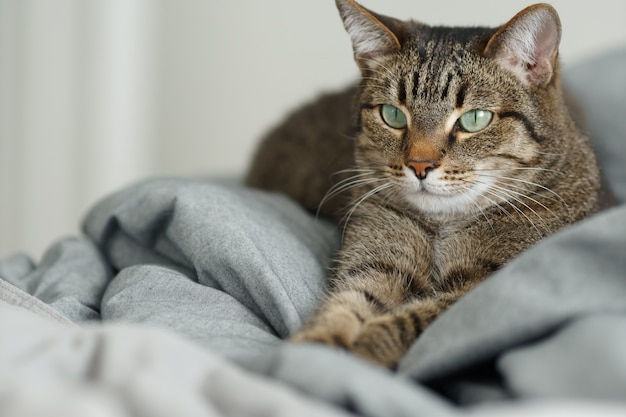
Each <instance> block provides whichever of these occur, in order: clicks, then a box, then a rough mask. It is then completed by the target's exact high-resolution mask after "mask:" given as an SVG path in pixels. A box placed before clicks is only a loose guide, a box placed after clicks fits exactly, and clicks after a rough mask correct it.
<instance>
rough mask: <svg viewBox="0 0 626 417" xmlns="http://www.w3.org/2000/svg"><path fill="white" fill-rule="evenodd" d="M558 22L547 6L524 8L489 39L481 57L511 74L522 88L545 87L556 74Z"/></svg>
mask: <svg viewBox="0 0 626 417" xmlns="http://www.w3.org/2000/svg"><path fill="white" fill-rule="evenodd" d="M560 41H561V21H560V19H559V15H558V13H557V12H556V10H554V8H553V7H552V6H550V5H548V4H536V5H534V6H530V7H527V8H526V9H524V10H522V11H521V12H519V13H518V14H517V15H515V17H513V18H512V19H511V20H510V21H509V22H508V23H507V24H505V25H504V26H502V27H501V28H500V29H499V30H498V31H497V32H496V33H495V34H494V35H493V36H492V37H491V39H490V40H489V43H487V46H486V47H485V51H484V54H485V55H486V56H489V57H493V58H494V59H496V61H498V63H499V64H500V65H501V66H502V67H504V68H506V69H508V70H510V71H512V72H513V73H514V74H515V75H517V77H518V78H519V79H520V80H521V81H522V82H523V83H525V84H526V85H531V86H534V87H543V86H546V85H547V84H548V83H549V82H550V81H551V80H552V77H553V75H554V72H555V71H556V67H557V58H558V53H559V43H560Z"/></svg>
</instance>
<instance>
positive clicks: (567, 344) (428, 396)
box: [0, 49, 626, 417]
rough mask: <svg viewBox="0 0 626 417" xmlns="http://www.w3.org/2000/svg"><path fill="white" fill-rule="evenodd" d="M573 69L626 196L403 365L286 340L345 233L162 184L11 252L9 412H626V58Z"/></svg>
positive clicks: (455, 311)
mask: <svg viewBox="0 0 626 417" xmlns="http://www.w3.org/2000/svg"><path fill="white" fill-rule="evenodd" d="M564 73H565V74H564V75H565V80H566V82H567V84H568V85H569V86H570V88H571V90H572V91H573V92H574V93H575V95H576V96H577V97H578V98H579V100H580V102H581V104H582V106H583V107H584V108H585V109H586V110H587V113H588V120H587V129H588V130H589V131H590V133H591V135H592V137H593V138H594V141H595V145H596V148H597V151H598V155H599V158H600V160H601V163H602V166H603V170H604V173H605V176H606V178H607V181H608V183H609V184H610V186H611V187H612V189H613V191H614V193H615V195H616V198H617V200H618V202H619V204H618V205H617V206H616V207H614V208H612V209H610V210H608V211H605V212H602V213H600V214H597V215H595V216H593V217H592V218H590V219H587V220H585V221H583V222H581V223H578V224H576V225H574V226H573V227H570V228H568V229H567V230H564V231H562V232H560V233H558V234H556V235H554V236H552V237H550V238H548V239H546V240H545V241H543V242H541V243H540V244H538V245H536V246H535V247H534V248H532V249H531V250H529V251H527V252H526V253H524V254H522V255H521V256H519V257H518V258H517V259H515V260H514V261H513V262H511V263H510V264H509V265H507V266H506V267H505V268H503V269H502V270H500V271H498V272H497V273H496V274H494V275H493V276H492V277H490V278H488V279H487V280H486V281H485V282H484V283H482V284H481V285H479V286H478V287H477V288H475V289H474V290H472V291H471V292H470V293H468V294H467V295H466V296H464V297H463V298H462V299H461V300H459V301H458V302H457V303H456V304H455V305H453V306H452V308H450V309H449V310H448V311H447V312H446V313H444V314H443V315H442V316H440V317H439V318H438V319H437V320H436V321H435V322H434V323H433V324H432V326H431V327H429V328H428V329H427V330H426V332H425V333H424V334H423V335H422V336H421V337H420V338H419V340H418V341H417V342H416V343H415V344H414V345H413V346H412V348H411V349H410V351H409V352H408V353H407V354H406V356H405V357H404V358H403V360H402V361H401V363H400V364H399V366H398V370H397V371H396V372H391V371H388V370H385V369H381V368H378V367H376V366H374V365H370V364H368V363H365V362H364V361H361V360H360V359H357V358H356V357H353V356H352V355H350V354H348V353H346V352H344V351H341V350H336V349H332V348H328V347H325V346H321V345H308V344H291V343H286V342H284V338H285V337H287V336H288V335H289V334H290V333H292V332H294V331H295V330H296V329H298V328H299V327H300V326H301V325H302V323H303V322H304V321H305V320H306V318H307V317H308V316H309V315H310V314H311V313H312V311H313V310H314V308H315V306H316V304H317V302H318V301H319V299H320V297H321V296H322V295H323V291H324V282H325V277H326V271H327V268H328V267H329V262H330V259H331V257H332V256H333V253H334V252H335V251H336V250H337V248H338V245H339V236H340V232H339V231H338V230H337V229H336V227H335V226H333V225H332V224H330V223H328V222H326V221H324V220H322V219H317V218H316V217H315V216H313V215H311V214H309V213H307V212H305V211H303V210H302V209H301V208H299V207H298V206H297V205H296V204H295V203H293V202H292V201H290V200H289V199H287V198H286V197H283V196H281V195H278V194H272V193H267V192H262V191H258V190H252V189H247V188H245V187H243V186H242V185H240V184H239V183H238V182H237V181H236V180H233V181H213V180H197V179H194V180H192V179H181V178H152V179H148V180H145V181H141V182H139V183H136V184H132V185H130V186H128V187H127V188H125V189H122V190H119V191H118V192H116V193H114V194H112V195H109V196H106V197H105V198H103V199H102V200H101V201H99V202H97V203H96V204H95V205H94V206H93V208H92V209H91V210H90V211H89V212H88V213H87V214H86V216H85V217H84V219H83V220H82V227H83V230H84V235H83V236H70V237H62V238H60V239H59V240H58V241H56V242H53V243H52V244H51V245H50V247H49V249H48V250H47V251H46V253H45V255H44V257H43V258H42V259H41V260H40V261H38V262H36V263H35V262H34V261H33V260H32V259H31V258H30V257H29V256H28V254H16V255H13V256H10V257H8V258H6V259H3V260H0V278H1V279H0V415H2V416H5V417H15V416H33V415H45V416H65V417H72V416H91V415H94V416H105V415H106V416H130V415H136V416H170V415H172V416H235V415H236V416H269V415H272V416H274V415H276V416H329V417H330V416H347V415H359V416H381V417H383V416H384V417H391V416H409V415H410V416H461V415H478V416H505V417H507V416H511V417H513V416H520V415H533V416H542V415H545V416H548V415H550V416H554V415H560V414H563V415H565V414H567V415H569V416H572V415H574V416H576V415H581V416H582V415H593V416H618V415H621V416H623V415H626V206H624V205H623V203H624V201H626V128H625V124H624V121H623V117H624V115H625V114H626V77H625V76H624V74H626V49H621V50H617V51H612V52H611V53H606V54H604V55H599V56H596V57H594V58H593V59H589V60H586V61H585V62H581V63H579V64H577V65H573V66H571V67H566V68H565V69H564ZM77 221H78V220H77Z"/></svg>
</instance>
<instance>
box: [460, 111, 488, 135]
mask: <svg viewBox="0 0 626 417" xmlns="http://www.w3.org/2000/svg"><path fill="white" fill-rule="evenodd" d="M492 118H493V113H492V112H490V111H489V110H470V111H468V112H467V113H463V115H462V116H461V117H459V126H461V128H462V129H463V130H465V131H466V132H470V133H474V132H478V131H481V130H483V129H484V128H486V127H487V126H489V123H491V119H492Z"/></svg>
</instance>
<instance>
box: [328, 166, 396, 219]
mask: <svg viewBox="0 0 626 417" xmlns="http://www.w3.org/2000/svg"><path fill="white" fill-rule="evenodd" d="M369 175H371V174H370V173H363V174H358V175H354V176H352V177H349V178H346V179H344V180H341V181H339V182H338V183H337V184H335V185H333V186H332V187H331V188H330V189H329V190H328V191H327V192H326V194H324V197H323V198H322V201H320V203H319V205H318V206H317V213H316V216H318V217H319V213H320V210H321V209H322V206H323V205H324V203H326V202H327V201H328V200H330V199H331V198H333V197H335V196H336V195H338V194H340V193H342V192H345V191H348V190H350V189H352V188H356V187H359V186H363V185H369V184H374V183H376V182H379V181H384V178H360V177H367V176H369Z"/></svg>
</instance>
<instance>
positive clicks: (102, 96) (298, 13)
mask: <svg viewBox="0 0 626 417" xmlns="http://www.w3.org/2000/svg"><path fill="white" fill-rule="evenodd" d="M363 4H364V5H365V6H367V7H369V8H371V9H373V10H376V11H377V12H380V13H383V14H388V15H392V16H396V17H402V18H414V19H416V20H421V21H423V22H425V23H430V24H449V25H490V26H493V25H499V24H502V23H504V22H506V21H507V20H508V19H509V18H510V17H512V16H513V15H514V14H515V13H516V12H517V11H519V10H521V9H522V8H524V7H525V6H527V5H529V4H530V2H528V1H518V0H509V1H502V0H473V1H471V2H470V1H461V0H459V1H444V0H438V1H418V0H388V1H382V0H363ZM552 4H553V5H554V6H555V7H556V8H557V10H558V11H559V14H560V16H561V20H562V23H563V39H562V43H561V57H562V62H563V63H564V65H565V66H566V67H567V66H569V65H573V64H575V63H576V62H577V61H579V60H581V59H585V58H589V57H593V55H594V54H596V53H600V52H603V51H606V50H610V49H612V48H616V47H618V46H620V45H621V46H624V45H626V26H625V23H624V22H625V20H626V2H624V1H623V0H594V1H587V2H578V1H576V2H574V1H571V0H570V1H567V0H555V1H552ZM357 75H358V72H357V70H356V67H355V65H354V64H353V62H352V51H351V47H350V43H349V40H348V37H347V35H346V34H345V33H344V31H343V27H342V25H341V22H340V19H339V17H338V15H337V12H336V9H335V5H334V1H332V0H308V1H305V0H265V1H258V0H234V1H233V0H210V1H209V0H106V1H102V0H0V258H3V257H5V256H8V255H10V254H11V253H13V252H16V251H26V252H28V253H29V254H32V255H34V256H35V258H37V257H38V256H40V255H41V253H42V251H43V249H44V248H46V247H47V246H49V245H50V244H51V243H52V242H53V241H54V240H56V239H57V238H59V237H61V236H64V235H76V234H78V233H79V227H80V219H81V218H82V216H83V215H84V213H85V211H86V210H87V209H88V208H89V207H90V206H92V205H93V204H94V202H95V201H96V200H97V199H99V198H101V197H103V196H104V195H106V193H109V192H111V191H113V190H115V189H118V188H120V187H122V186H124V185H126V184H129V183H130V182H133V181H136V180H138V179H140V178H145V177H149V176H164V175H168V176H169V175H176V176H224V175H230V176H233V175H242V174H243V172H244V171H245V167H246V165H247V163H248V161H249V158H250V156H251V154H252V151H253V149H254V146H255V144H256V142H257V141H258V139H259V137H260V136H261V135H262V134H263V133H264V132H265V131H267V129H269V128H270V127H271V126H272V125H274V124H276V123H278V122H279V120H280V119H281V118H282V117H283V116H284V114H285V113H286V112H287V111H288V110H289V109H291V108H293V107H294V106H296V105H297V104H299V103H302V102H303V101H305V100H308V99H311V98H313V97H314V96H315V95H317V94H318V93H319V92H321V91H324V90H332V89H336V88H339V87H341V86H343V85H345V84H346V83H348V82H350V81H351V80H354V79H355V78H356V76H357ZM303 157H305V155H303Z"/></svg>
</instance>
